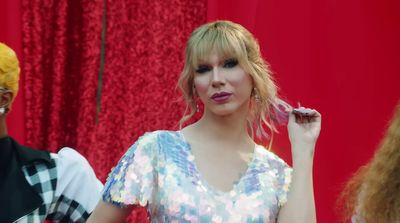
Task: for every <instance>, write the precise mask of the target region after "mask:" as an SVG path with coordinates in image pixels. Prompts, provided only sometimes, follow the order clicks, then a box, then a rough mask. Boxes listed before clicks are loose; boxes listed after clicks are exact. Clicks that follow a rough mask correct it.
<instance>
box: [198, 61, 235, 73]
mask: <svg viewBox="0 0 400 223" xmlns="http://www.w3.org/2000/svg"><path fill="white" fill-rule="evenodd" d="M238 64H239V62H238V60H236V59H227V60H225V61H224V64H223V67H224V68H233V67H236V65H238ZM210 70H211V67H210V66H207V65H200V66H199V68H197V69H196V73H199V74H203V73H205V72H207V71H210Z"/></svg>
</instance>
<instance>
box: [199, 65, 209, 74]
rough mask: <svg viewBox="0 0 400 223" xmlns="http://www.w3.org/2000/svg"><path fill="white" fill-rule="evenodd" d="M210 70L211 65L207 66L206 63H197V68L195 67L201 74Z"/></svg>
mask: <svg viewBox="0 0 400 223" xmlns="http://www.w3.org/2000/svg"><path fill="white" fill-rule="evenodd" d="M210 70H211V67H210V66H208V65H199V66H198V67H197V69H196V73H198V74H203V73H205V72H207V71H210Z"/></svg>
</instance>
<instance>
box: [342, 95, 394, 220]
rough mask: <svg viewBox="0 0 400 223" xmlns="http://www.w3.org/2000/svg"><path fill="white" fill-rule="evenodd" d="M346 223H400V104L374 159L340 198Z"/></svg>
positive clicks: (355, 177)
mask: <svg viewBox="0 0 400 223" xmlns="http://www.w3.org/2000/svg"><path fill="white" fill-rule="evenodd" d="M338 202H339V207H340V208H341V211H342V214H343V220H344V222H350V221H351V222H352V223H398V222H400V102H399V103H398V104H397V108H396V110H395V114H394V116H393V118H392V120H391V122H390V123H389V127H388V129H387V130H386V133H385V136H384V138H383V139H382V141H381V143H380V145H379V147H378V149H377V150H376V152H375V155H374V156H373V158H372V159H371V161H369V162H368V163H367V164H366V165H365V166H363V167H361V168H360V169H359V170H358V171H357V172H356V173H355V174H354V176H353V177H352V178H351V179H350V180H349V181H348V182H347V184H346V187H345V189H344V190H343V192H342V193H341V195H340V197H339V200H338Z"/></svg>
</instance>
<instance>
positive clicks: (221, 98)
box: [211, 92, 232, 103]
mask: <svg viewBox="0 0 400 223" xmlns="http://www.w3.org/2000/svg"><path fill="white" fill-rule="evenodd" d="M231 95H232V93H228V92H218V93H215V94H213V95H212V96H211V99H212V100H214V101H215V102H217V103H224V102H226V101H228V99H229V98H230V97H231Z"/></svg>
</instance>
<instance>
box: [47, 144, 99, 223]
mask: <svg viewBox="0 0 400 223" xmlns="http://www.w3.org/2000/svg"><path fill="white" fill-rule="evenodd" d="M51 157H52V159H54V160H55V163H56V169H57V186H56V191H55V199H56V201H55V202H53V203H52V204H51V206H50V211H49V212H50V213H49V216H52V220H54V221H56V222H59V221H65V220H66V219H68V221H72V222H85V221H86V219H87V218H88V217H89V214H90V213H91V212H92V211H93V210H94V208H95V207H96V205H97V203H98V202H99V200H100V197H101V190H102V188H103V184H102V183H101V182H100V181H99V180H98V179H97V178H96V175H95V173H94V171H93V169H92V167H91V166H90V165H89V163H88V162H87V160H86V159H85V158H84V157H83V156H82V155H80V154H79V153H78V152H77V151H75V150H74V149H71V148H63V149H61V150H60V151H59V152H58V153H57V154H51Z"/></svg>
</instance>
